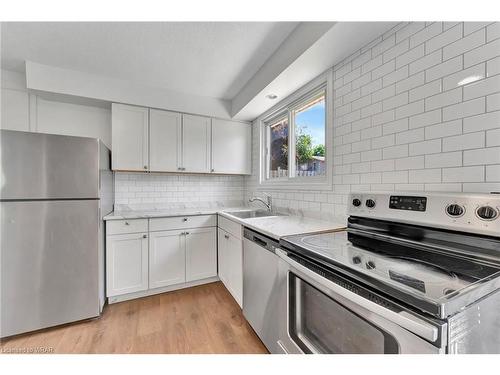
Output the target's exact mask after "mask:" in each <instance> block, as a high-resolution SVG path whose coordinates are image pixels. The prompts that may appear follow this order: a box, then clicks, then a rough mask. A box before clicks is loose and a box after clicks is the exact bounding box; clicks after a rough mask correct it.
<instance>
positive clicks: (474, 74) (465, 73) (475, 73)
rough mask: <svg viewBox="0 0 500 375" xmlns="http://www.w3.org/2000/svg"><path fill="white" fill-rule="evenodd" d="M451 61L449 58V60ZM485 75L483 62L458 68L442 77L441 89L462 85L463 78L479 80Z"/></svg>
mask: <svg viewBox="0 0 500 375" xmlns="http://www.w3.org/2000/svg"><path fill="white" fill-rule="evenodd" d="M450 61H451V60H450ZM485 75H486V72H485V64H484V63H482V64H478V65H474V66H471V67H470V68H468V69H464V70H460V71H458V72H456V73H453V74H450V75H447V76H446V77H444V78H443V90H445V91H446V90H450V89H454V88H455V87H458V86H461V85H463V82H464V80H465V79H474V80H480V79H483V78H484V77H485Z"/></svg>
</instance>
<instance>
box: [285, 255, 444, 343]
mask: <svg viewBox="0 0 500 375" xmlns="http://www.w3.org/2000/svg"><path fill="white" fill-rule="evenodd" d="M276 254H277V255H278V256H279V257H280V258H281V259H283V260H284V261H285V262H287V263H288V264H289V265H290V266H292V267H293V268H294V269H295V270H297V271H299V272H300V273H302V274H303V275H305V276H306V277H308V278H309V279H312V280H314V281H315V282H317V283H318V284H320V285H322V286H324V287H326V288H328V289H329V290H331V291H333V292H334V293H336V294H338V295H340V296H342V297H344V298H346V299H349V300H350V301H352V302H354V303H355V304H357V305H358V306H360V307H362V308H364V309H366V310H368V311H370V312H372V313H374V314H377V315H379V316H381V317H383V318H384V319H387V320H389V321H391V322H393V323H395V324H397V325H399V326H401V327H403V328H405V329H407V330H408V331H410V332H413V333H415V334H416V335H418V336H420V337H423V338H424V339H426V340H428V341H430V342H435V341H436V340H437V339H438V335H439V331H438V329H437V327H435V326H433V325H431V324H429V323H427V322H426V321H424V320H422V319H419V318H418V317H416V316H414V315H412V314H410V313H407V312H405V311H402V312H400V313H397V312H395V311H392V310H389V309H386V308H385V307H383V306H380V305H378V304H376V303H374V302H372V301H370V300H368V299H366V298H364V297H361V296H359V295H357V294H356V293H353V292H351V291H349V290H347V289H345V288H343V287H341V286H340V285H337V284H335V283H334V282H332V281H330V280H328V279H326V278H324V277H322V276H320V275H318V274H317V273H315V272H313V271H311V270H310V269H309V268H307V267H305V266H303V265H302V264H300V263H298V262H296V261H294V260H293V259H291V258H290V257H288V256H287V254H286V253H285V252H284V251H283V250H281V249H276Z"/></svg>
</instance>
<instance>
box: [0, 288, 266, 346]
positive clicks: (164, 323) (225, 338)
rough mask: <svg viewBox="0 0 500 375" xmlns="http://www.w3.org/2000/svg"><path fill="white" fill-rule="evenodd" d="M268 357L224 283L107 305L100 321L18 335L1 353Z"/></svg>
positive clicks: (7, 342) (95, 320)
mask: <svg viewBox="0 0 500 375" xmlns="http://www.w3.org/2000/svg"><path fill="white" fill-rule="evenodd" d="M39 347H42V348H45V349H48V350H49V351H51V350H52V351H53V352H54V353H267V350H266V348H265V347H264V345H263V344H262V342H261V341H260V340H259V338H258V337H257V335H256V334H255V333H254V332H253V330H252V329H251V328H250V326H249V325H248V323H247V322H246V320H245V318H244V317H243V314H242V311H241V309H240V307H239V306H238V304H237V303H236V301H235V300H234V299H233V298H232V296H231V295H230V294H229V292H228V291H227V290H226V288H225V287H224V286H223V285H222V283H220V282H216V283H211V284H206V285H201V286H197V287H193V288H188V289H183V290H178V291H174V292H168V293H163V294H159V295H155V296H150V297H145V298H140V299H136V300H132V301H126V302H121V303H117V304H114V305H109V306H106V307H105V309H104V312H103V314H102V316H101V318H100V319H94V320H91V321H85V322H80V323H75V324H71V325H66V326H62V327H56V328H51V329H47V330H43V331H39V332H36V333H33V334H26V335H22V336H17V337H13V338H10V339H6V340H2V341H1V342H0V349H1V350H0V352H3V353H8V352H13V351H21V352H22V351H25V350H28V351H29V350H33V349H34V348H39Z"/></svg>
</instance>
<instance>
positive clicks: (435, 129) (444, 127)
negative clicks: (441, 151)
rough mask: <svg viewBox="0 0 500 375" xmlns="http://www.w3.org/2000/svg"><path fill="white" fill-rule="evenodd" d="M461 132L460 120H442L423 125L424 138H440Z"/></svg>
mask: <svg viewBox="0 0 500 375" xmlns="http://www.w3.org/2000/svg"><path fill="white" fill-rule="evenodd" d="M437 111H439V110H437ZM461 133H462V120H455V121H449V122H443V123H439V124H437V125H430V126H427V127H425V139H434V138H442V137H448V136H450V135H457V134H461Z"/></svg>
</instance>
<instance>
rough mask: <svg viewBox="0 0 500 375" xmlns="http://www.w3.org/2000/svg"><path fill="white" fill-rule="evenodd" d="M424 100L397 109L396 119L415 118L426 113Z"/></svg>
mask: <svg viewBox="0 0 500 375" xmlns="http://www.w3.org/2000/svg"><path fill="white" fill-rule="evenodd" d="M424 108H425V107H424V100H419V101H417V102H413V103H410V104H407V105H404V106H401V107H398V108H396V119H400V118H403V117H409V116H414V115H416V114H419V113H422V112H424Z"/></svg>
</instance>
